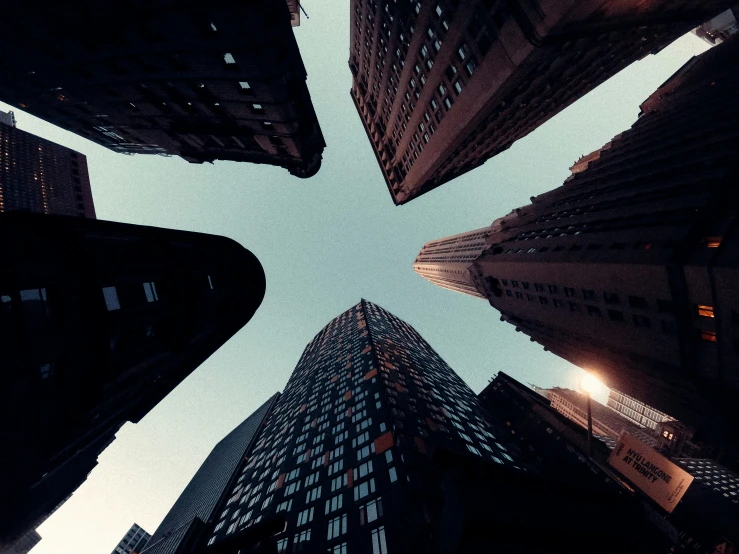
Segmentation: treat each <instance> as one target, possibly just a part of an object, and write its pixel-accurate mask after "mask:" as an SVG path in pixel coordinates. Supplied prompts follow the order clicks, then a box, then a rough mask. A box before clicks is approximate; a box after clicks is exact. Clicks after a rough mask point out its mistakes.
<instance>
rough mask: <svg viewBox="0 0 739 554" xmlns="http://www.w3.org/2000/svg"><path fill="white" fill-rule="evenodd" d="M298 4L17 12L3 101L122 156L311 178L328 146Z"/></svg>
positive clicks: (11, 13) (9, 34)
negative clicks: (258, 167)
mask: <svg viewBox="0 0 739 554" xmlns="http://www.w3.org/2000/svg"><path fill="white" fill-rule="evenodd" d="M289 4H291V5H292V7H293V9H294V14H293V15H292V16H291V13H290V10H289V9H288V3H286V2H285V0H282V1H276V2H274V1H269V0H255V1H252V2H248V3H240V4H238V5H234V3H233V2H228V1H226V0H213V1H207V2H206V1H203V0H186V1H176V2H175V1H174V0H152V1H149V2H125V1H122V0H113V1H110V2H104V3H100V2H95V1H93V0H75V2H73V3H72V4H65V5H64V6H62V5H55V4H49V3H48V2H42V1H41V0H31V1H30V2H26V3H23V4H15V5H7V6H5V11H4V17H5V18H6V19H7V20H8V21H12V25H6V26H5V27H4V28H3V44H4V45H5V48H4V49H3V51H2V52H1V53H0V100H2V101H4V102H7V103H9V104H12V105H13V106H15V107H17V108H19V109H22V110H25V111H27V112H29V113H32V114H34V115H36V116H37V117H40V118H41V119H45V120H46V121H49V122H51V123H53V124H55V125H59V126H60V127H63V128H64V129H67V130H69V131H72V132H74V133H77V134H78V135H81V136H83V137H85V138H88V139H90V140H92V141H94V142H96V143H98V144H101V145H102V146H105V147H107V148H110V149H112V150H115V151H117V152H123V153H127V154H132V153H139V154H163V155H176V156H181V157H182V158H184V159H185V160H187V161H189V162H193V163H202V162H212V161H214V160H233V161H244V162H253V163H266V164H272V165H279V166H282V167H285V168H287V169H288V170H289V171H290V172H291V173H292V174H294V175H297V176H299V177H310V176H312V175H313V174H315V173H316V172H317V171H318V169H319V168H320V165H321V155H322V152H323V149H324V147H325V143H324V140H323V135H322V134H321V130H320V127H319V125H318V120H317V119H316V114H315V112H314V110H313V105H312V103H311V99H310V95H309V93H308V88H307V86H306V71H305V67H304V66H303V62H302V59H301V57H300V52H299V51H298V46H297V43H296V41H295V37H294V35H293V32H292V27H291V22H292V23H296V21H299V18H298V19H296V18H295V14H297V11H295V10H297V2H294V1H291V2H289Z"/></svg>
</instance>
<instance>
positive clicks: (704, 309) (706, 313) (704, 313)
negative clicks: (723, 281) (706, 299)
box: [698, 304, 716, 317]
mask: <svg viewBox="0 0 739 554" xmlns="http://www.w3.org/2000/svg"><path fill="white" fill-rule="evenodd" d="M698 315H699V316H701V317H716V316H715V315H714V313H713V306H703V305H701V304H698Z"/></svg>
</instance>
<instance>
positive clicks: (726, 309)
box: [440, 39, 739, 446]
mask: <svg viewBox="0 0 739 554" xmlns="http://www.w3.org/2000/svg"><path fill="white" fill-rule="evenodd" d="M737 63H739V41H737V40H734V39H732V40H729V41H727V42H725V43H724V44H721V45H720V46H717V47H715V48H712V49H711V50H709V51H707V52H706V53H704V54H702V55H701V56H698V57H695V58H693V59H692V60H691V61H689V62H688V63H687V64H685V66H684V67H683V68H682V69H680V70H679V71H678V72H677V73H676V74H675V75H673V76H672V77H671V78H670V79H669V80H668V81H667V82H665V83H664V84H663V85H662V86H661V87H660V88H659V89H658V90H657V91H656V92H655V93H654V94H653V95H652V96H650V97H649V98H648V99H647V100H646V101H645V102H644V103H643V104H642V114H641V116H640V118H639V119H638V121H637V122H636V123H635V124H634V125H633V126H632V127H631V129H629V130H627V131H625V132H624V133H622V134H620V135H618V136H617V137H615V138H614V139H613V140H612V141H611V142H610V143H608V144H607V145H606V146H605V147H603V148H602V149H600V150H598V151H597V152H595V153H593V154H591V155H589V156H587V157H586V158H584V159H583V160H581V161H580V162H578V164H576V166H575V167H574V168H573V174H572V175H571V176H570V177H569V178H568V179H567V180H566V182H565V183H564V184H563V185H562V186H560V187H559V188H556V189H554V190H552V191H550V192H547V193H545V194H542V195H540V196H538V197H536V198H533V199H532V200H533V203H532V204H530V205H528V206H523V207H521V208H518V209H516V210H514V211H513V212H511V213H510V214H509V215H507V216H505V217H503V218H501V219H499V220H498V222H497V225H496V228H495V229H493V232H492V233H491V234H490V235H489V237H488V244H489V246H488V248H487V249H486V250H485V251H484V252H483V253H482V254H481V255H480V256H479V257H478V258H477V259H476V260H474V261H472V262H468V263H469V265H470V270H469V275H470V276H471V284H472V285H473V286H474V287H475V288H476V289H477V290H478V291H479V292H480V293H481V294H482V295H483V296H485V297H486V298H487V300H488V301H489V302H490V304H491V305H492V306H493V307H495V308H496V309H498V310H499V311H500V312H501V317H502V319H503V320H505V321H508V322H510V323H511V324H512V325H515V326H516V330H518V331H521V332H524V333H526V334H527V335H529V336H530V337H531V340H532V341H536V342H538V343H540V344H541V345H543V346H544V347H545V348H546V349H548V350H551V351H552V352H554V353H555V354H558V355H560V356H561V357H563V358H565V359H567V360H568V361H570V362H572V363H574V364H576V365H579V366H580V367H583V368H586V369H588V370H592V371H595V372H596V373H598V374H599V375H600V376H601V378H602V379H603V380H604V382H605V383H606V384H607V385H608V386H610V387H613V388H616V389H618V390H619V391H622V392H623V393H624V394H627V395H629V396H632V397H634V398H638V399H639V400H640V401H642V402H644V403H645V404H648V405H650V406H654V407H655V408H656V409H657V410H660V411H662V412H665V413H669V414H670V415H671V416H673V417H675V418H677V419H679V420H680V421H682V422H684V423H685V424H687V425H689V426H691V427H693V428H695V429H696V431H697V433H698V434H699V435H701V434H702V437H703V439H705V440H708V437H709V436H712V437H713V439H711V440H714V439H715V440H718V441H722V440H725V441H726V444H727V445H728V446H730V445H731V444H736V442H735V441H734V440H733V439H728V437H726V435H724V433H725V431H726V429H727V425H728V427H730V428H733V429H735V430H739V416H737V414H738V412H737V411H736V410H734V409H733V408H731V406H733V405H734V404H735V401H736V398H737V394H739V296H738V295H737V289H736V286H734V284H735V283H736V282H737V281H739V264H737V260H738V259H739V242H738V239H737V228H738V227H737V225H738V224H739V222H738V221H737V218H736V213H737V208H738V207H739V196H738V195H737V192H736V187H735V186H734V182H735V181H736V178H737V164H736V159H737V152H739V111H738V110H737V108H736V105H735V101H734V100H735V98H736V96H737V93H738V92H739V75H738V74H737V72H736V71H735V70H734V69H735V67H736V65H737ZM443 268H444V266H443V265H442V266H440V269H443ZM717 411H718V412H721V417H719V418H718V419H717V418H716V417H714V416H715V415H716V412H717ZM722 437H723V438H722Z"/></svg>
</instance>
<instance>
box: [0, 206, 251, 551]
mask: <svg viewBox="0 0 739 554" xmlns="http://www.w3.org/2000/svg"><path fill="white" fill-rule="evenodd" d="M0 252H2V258H3V260H4V263H3V265H2V267H0V347H1V349H2V366H3V371H2V375H1V376H0V394H2V401H1V402H0V440H1V441H2V444H4V445H5V448H6V449H7V450H8V451H9V452H13V455H12V456H3V457H2V460H1V461H0V469H1V470H2V471H1V472H0V474H1V475H2V480H0V487H1V488H2V489H1V491H0V497H2V498H3V499H4V501H3V502H2V505H1V506H0V539H2V541H5V542H7V541H11V540H12V539H13V538H16V537H17V536H19V535H20V534H22V533H23V532H24V531H25V530H27V529H29V528H31V526H33V525H34V523H36V522H38V521H40V520H42V519H43V518H44V517H45V516H46V515H47V514H48V513H50V512H51V511H52V510H54V509H55V508H56V507H57V506H58V505H59V504H60V503H61V502H63V501H64V500H65V499H66V498H67V497H68V496H69V495H70V494H71V493H72V492H73V491H74V490H75V489H76V488H77V486H79V485H80V484H81V483H82V482H83V481H84V480H85V478H86V476H87V474H88V473H89V472H90V470H91V469H92V468H93V467H94V466H95V464H96V460H97V456H98V454H99V453H100V452H101V451H102V450H103V449H104V448H105V447H106V446H107V445H108V444H109V443H110V442H111V441H113V439H114V438H115V433H116V432H117V430H118V429H119V428H120V426H121V425H122V424H123V423H125V422H126V421H131V422H137V421H139V420H140V419H141V418H142V417H144V415H146V413H147V412H148V411H149V410H151V409H152V408H153V407H154V406H155V405H156V404H157V403H159V402H160V401H161V400H162V399H163V398H164V397H165V396H166V395H167V394H169V392H171V391H172V389H174V388H175V387H176V386H177V385H178V384H179V383H180V382H181V381H182V380H183V379H185V377H187V376H188V375H189V374H190V373H191V372H192V371H193V370H194V369H195V368H197V367H198V366H199V365H200V364H201V363H202V362H203V361H204V360H205V359H206V358H208V357H209V356H210V355H211V354H212V353H213V352H214V351H215V350H217V349H218V348H219V347H220V346H221V345H222V344H223V343H224V342H226V341H227V340H228V339H229V338H230V337H231V336H232V335H233V334H234V333H236V332H237V331H238V330H239V329H240V328H241V327H242V326H244V325H245V324H246V323H247V322H248V321H249V320H250V319H251V317H252V315H253V314H254V312H255V311H256V310H257V308H258V307H259V305H260V303H261V301H262V298H263V296H264V290H265V280H264V272H263V270H262V267H261V265H260V263H259V261H258V260H257V258H256V257H255V256H254V255H253V254H252V253H251V252H249V251H248V250H246V249H244V248H243V247H242V246H240V245H239V244H238V243H236V242H234V241H232V240H230V239H227V238H224V237H218V236H212V235H205V234H200V233H191V232H185V231H174V230H168V229H158V228H154V227H143V226H138V225H128V224H123V223H113V222H109V221H98V220H89V219H82V218H73V217H67V216H54V215H41V214H32V213H19V212H15V213H6V214H0Z"/></svg>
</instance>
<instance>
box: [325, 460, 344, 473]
mask: <svg viewBox="0 0 739 554" xmlns="http://www.w3.org/2000/svg"><path fill="white" fill-rule="evenodd" d="M342 469H344V460H337V461H335V462H334V463H332V464H331V465H330V466H328V474H329V475H333V474H334V473H337V472H339V471H341V470H342Z"/></svg>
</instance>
